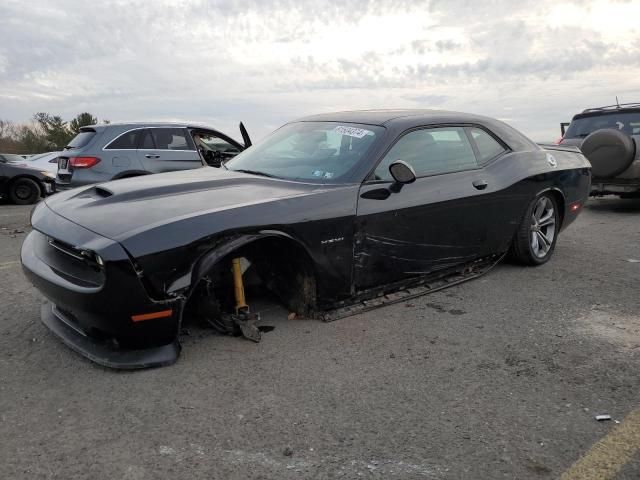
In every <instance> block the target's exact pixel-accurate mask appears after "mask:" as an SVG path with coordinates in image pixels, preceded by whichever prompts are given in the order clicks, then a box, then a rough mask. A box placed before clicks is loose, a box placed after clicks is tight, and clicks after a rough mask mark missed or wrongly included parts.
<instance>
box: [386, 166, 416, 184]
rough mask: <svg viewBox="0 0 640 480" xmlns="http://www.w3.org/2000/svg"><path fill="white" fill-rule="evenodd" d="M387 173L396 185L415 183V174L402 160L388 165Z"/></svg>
mask: <svg viewBox="0 0 640 480" xmlns="http://www.w3.org/2000/svg"><path fill="white" fill-rule="evenodd" d="M389 173H391V176H392V177H393V179H394V180H395V181H396V182H398V183H403V184H404V183H413V182H415V181H416V172H415V170H414V169H413V167H412V166H411V165H409V164H408V163H407V162H405V161H404V160H396V161H395V162H393V163H392V164H391V165H389Z"/></svg>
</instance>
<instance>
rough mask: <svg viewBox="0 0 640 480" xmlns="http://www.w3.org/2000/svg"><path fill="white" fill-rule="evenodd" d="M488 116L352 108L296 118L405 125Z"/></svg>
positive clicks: (479, 120)
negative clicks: (350, 109) (351, 109)
mask: <svg viewBox="0 0 640 480" xmlns="http://www.w3.org/2000/svg"><path fill="white" fill-rule="evenodd" d="M487 120H489V118H487V117H483V116H480V115H474V114H471V113H462V112H452V111H448V110H429V109H394V110H353V111H344V112H334V113H321V114H318V115H310V116H308V117H303V118H300V119H298V120H297V121H299V122H345V123H364V124H367V125H390V124H400V123H401V124H403V126H405V127H411V126H412V124H414V125H415V126H419V125H424V124H425V123H434V124H435V123H451V122H455V123H485V122H486V121H487Z"/></svg>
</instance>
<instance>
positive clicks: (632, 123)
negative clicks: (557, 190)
mask: <svg viewBox="0 0 640 480" xmlns="http://www.w3.org/2000/svg"><path fill="white" fill-rule="evenodd" d="M566 125H567V124H566V123H563V124H561V130H562V134H563V135H562V139H561V140H560V142H559V143H560V144H561V145H567V146H570V145H574V146H577V147H580V149H581V150H582V153H583V154H584V155H585V156H586V157H587V159H588V160H589V162H591V167H592V170H591V172H592V175H593V179H592V183H591V195H592V196H602V195H619V196H620V197H621V198H638V197H640V149H638V142H639V141H640V103H625V104H616V105H610V106H606V107H598V108H589V109H587V110H584V111H583V112H582V113H578V114H577V115H575V116H574V117H573V119H572V120H571V123H569V124H568V126H569V128H567V129H566V131H565V130H564V127H565V126H566Z"/></svg>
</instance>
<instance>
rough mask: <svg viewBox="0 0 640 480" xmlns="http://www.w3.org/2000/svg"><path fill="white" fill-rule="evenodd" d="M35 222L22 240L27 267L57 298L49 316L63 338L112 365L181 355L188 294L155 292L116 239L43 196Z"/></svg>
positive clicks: (155, 362) (160, 361)
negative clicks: (95, 259) (89, 255)
mask: <svg viewBox="0 0 640 480" xmlns="http://www.w3.org/2000/svg"><path fill="white" fill-rule="evenodd" d="M32 223H33V226H34V230H33V231H32V232H30V233H29V235H27V237H26V238H25V241H24V243H23V244H22V251H21V260H22V266H23V270H24V273H25V275H26V276H27V278H28V279H29V280H30V281H31V283H33V285H34V286H35V287H36V288H37V289H38V290H39V291H40V292H41V293H42V294H43V295H44V296H45V297H46V298H47V299H48V300H49V301H50V305H49V306H48V307H47V308H43V310H42V321H43V322H44V323H45V325H47V326H48V327H49V328H50V329H51V330H52V331H53V332H54V333H55V334H56V335H57V336H59V337H60V338H61V339H62V340H63V341H64V343H66V344H67V345H69V346H70V347H71V348H73V349H74V350H76V351H78V352H80V353H82V354H83V355H84V356H86V357H87V358H90V359H91V360H93V361H95V362H97V363H99V364H101V365H105V366H109V367H113V368H127V369H131V368H146V367H152V366H160V365H167V364H169V363H173V362H174V361H175V360H176V359H177V357H178V354H179V352H180V348H179V346H178V343H177V338H178V331H179V325H180V317H181V311H182V300H180V299H170V300H163V301H157V300H154V299H152V298H150V296H149V294H148V292H147V291H146V289H145V287H144V285H143V284H142V281H141V279H140V278H139V276H138V274H137V273H136V271H135V269H134V267H133V265H132V263H131V261H130V260H129V257H128V255H127V253H126V252H125V251H124V249H123V248H122V247H121V246H120V245H119V244H118V243H117V242H114V241H112V240H109V239H107V238H104V237H100V236H99V235H97V234H95V233H93V232H90V231H89V230H86V229H84V228H82V227H80V226H79V225H77V224H74V223H72V222H69V221H68V220H66V219H64V218H62V217H60V216H58V215H57V214H55V213H54V212H53V211H52V210H50V209H49V208H48V207H47V206H46V205H45V204H44V203H41V204H40V206H38V207H37V208H36V209H35V210H34V213H33V217H32ZM42 232H46V234H45V233H42ZM78 252H81V253H80V254H79V253H78ZM82 252H94V253H95V254H98V255H99V256H100V259H101V260H102V262H103V266H102V267H100V266H98V265H96V264H95V263H91V262H90V261H86V260H85V258H84V255H83V254H82ZM162 312H164V314H161V315H159V316H158V315H156V314H158V313H162Z"/></svg>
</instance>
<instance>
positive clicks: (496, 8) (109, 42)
mask: <svg viewBox="0 0 640 480" xmlns="http://www.w3.org/2000/svg"><path fill="white" fill-rule="evenodd" d="M639 15H640V2H635V1H627V2H624V1H613V0H612V1H609V2H606V1H604V0H595V1H592V2H577V1H576V2H571V1H565V2H562V1H560V2H559V1H557V0H546V1H545V0H540V1H535V2H534V1H533V0H524V1H519V2H512V1H507V0H502V1H486V2H479V1H473V2H472V1H465V0H447V1H443V0H432V1H410V0H380V1H374V0H371V1H362V0H361V1H356V0H352V1H348V0H342V1H331V0H316V1H312V0H299V1H293V0H272V1H258V0H236V1H205V0H202V1H190V2H189V1H154V2H145V1H140V0H136V1H132V2H129V1H103V2H82V1H76V0H60V1H58V2H56V3H55V4H52V3H51V2H47V1H45V0H40V1H33V2H30V3H29V8H25V7H24V3H23V2H21V1H17V0H8V1H6V0H5V2H3V4H2V5H0V17H1V18H3V28H2V29H1V30H0V103H1V109H0V117H3V118H9V119H13V120H26V119H28V118H29V117H30V116H31V115H32V114H33V113H34V112H36V111H49V112H52V113H56V114H62V115H63V116H65V117H71V116H73V115H75V114H76V113H79V112H80V111H85V110H87V111H90V112H92V113H94V114H97V115H98V116H99V117H101V118H108V119H111V120H114V121H115V120H129V119H139V120H142V119H149V120H159V119H176V120H177V119H180V120H194V121H200V122H205V123H208V124H211V125H213V126H215V127H218V128H220V129H223V130H226V131H228V132H229V133H231V134H236V125H237V122H238V121H239V120H244V121H245V122H246V123H247V125H248V126H249V128H250V130H251V131H252V132H253V133H254V136H256V137H260V136H262V135H264V134H266V133H268V132H269V131H270V130H272V129H274V128H276V127H277V126H279V125H280V124H281V123H283V122H285V121H288V120H291V119H293V118H295V117H297V116H300V115H304V114H308V113H315V112H325V111H331V110H344V109H351V108H387V107H389V108H390V107H421V108H422V107H436V108H448V109H456V110H462V111H472V112H476V113H484V114H488V115H493V116H496V117H500V118H509V119H510V123H512V124H513V125H514V126H516V127H517V128H520V129H521V130H523V131H524V132H525V133H528V134H529V135H531V136H533V137H534V138H536V139H541V140H549V139H552V138H555V137H556V136H557V132H558V128H557V125H558V123H559V122H560V121H565V120H567V119H569V118H570V116H571V115H572V114H574V113H576V112H577V111H579V110H581V109H583V108H586V107H589V106H594V105H598V104H606V103H612V102H613V99H614V96H615V95H619V96H620V97H621V98H622V99H623V100H626V101H632V100H640V84H638V82H637V80H636V79H637V78H638V76H639V75H638V74H640V29H638V27H637V18H639Z"/></svg>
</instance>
